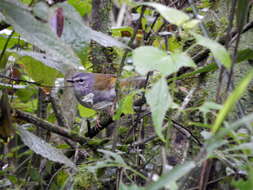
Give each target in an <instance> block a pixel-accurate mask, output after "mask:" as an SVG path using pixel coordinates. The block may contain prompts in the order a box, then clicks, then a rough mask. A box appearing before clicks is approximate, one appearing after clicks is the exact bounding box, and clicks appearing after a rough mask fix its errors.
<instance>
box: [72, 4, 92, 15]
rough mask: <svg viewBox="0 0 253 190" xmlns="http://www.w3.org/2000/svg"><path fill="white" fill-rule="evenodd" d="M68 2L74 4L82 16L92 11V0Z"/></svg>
mask: <svg viewBox="0 0 253 190" xmlns="http://www.w3.org/2000/svg"><path fill="white" fill-rule="evenodd" d="M68 3H69V4H70V5H72V6H73V7H74V8H75V9H76V10H77V11H78V12H79V13H80V15H81V16H84V15H86V14H89V13H90V12H91V8H92V5H91V0H68Z"/></svg>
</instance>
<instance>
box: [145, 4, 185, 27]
mask: <svg viewBox="0 0 253 190" xmlns="http://www.w3.org/2000/svg"><path fill="white" fill-rule="evenodd" d="M143 4H144V5H147V6H150V7H153V8H155V9H156V10H157V11H158V12H159V13H160V14H161V15H162V16H163V17H164V18H165V19H166V20H167V21H168V22H169V23H171V24H175V25H178V26H180V25H182V24H184V23H185V22H186V21H189V20H190V17H189V16H188V15H187V14H185V13H184V12H182V11H179V10H177V9H174V8H170V7H167V6H165V5H162V4H158V3H143Z"/></svg>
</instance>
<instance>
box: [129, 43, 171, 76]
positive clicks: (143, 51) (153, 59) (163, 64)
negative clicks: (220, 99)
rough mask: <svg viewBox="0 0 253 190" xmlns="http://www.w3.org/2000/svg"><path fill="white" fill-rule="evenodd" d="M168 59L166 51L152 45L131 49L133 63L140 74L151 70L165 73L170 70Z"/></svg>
mask: <svg viewBox="0 0 253 190" xmlns="http://www.w3.org/2000/svg"><path fill="white" fill-rule="evenodd" d="M169 59H170V58H169V57H168V56H167V54H166V52H164V51H161V50H159V49H158V48H155V47H152V46H143V47H139V48H137V49H135V50H134V51H133V63H134V65H135V67H136V71H137V72H139V73H140V74H142V75H145V74H147V73H148V72H149V71H152V70H157V71H162V72H163V73H164V74H167V73H168V72H169V70H170V68H169V64H168V62H169V61H170V60H169Z"/></svg>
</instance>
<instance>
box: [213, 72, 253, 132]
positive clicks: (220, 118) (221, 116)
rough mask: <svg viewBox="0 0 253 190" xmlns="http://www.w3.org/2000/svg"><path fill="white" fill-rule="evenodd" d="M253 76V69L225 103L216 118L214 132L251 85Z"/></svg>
mask: <svg viewBox="0 0 253 190" xmlns="http://www.w3.org/2000/svg"><path fill="white" fill-rule="evenodd" d="M252 78H253V69H252V70H251V71H250V72H249V73H248V74H247V75H246V76H245V77H244V78H243V79H242V81H241V82H240V83H239V85H238V86H237V87H236V88H235V90H234V91H233V92H232V93H231V94H230V96H229V97H228V98H227V100H226V102H225V103H224V106H223V108H222V109H221V110H220V111H219V114H218V116H217V117H216V120H215V122H214V125H213V127H212V132H213V133H216V131H217V130H218V129H219V128H220V127H221V124H222V122H223V121H224V120H225V118H226V116H227V114H228V113H229V112H230V111H231V110H232V108H233V107H234V105H235V104H236V102H237V101H238V100H239V99H240V97H241V96H242V95H243V93H244V91H245V90H246V89H247V86H248V85H249V83H250V81H251V80H252Z"/></svg>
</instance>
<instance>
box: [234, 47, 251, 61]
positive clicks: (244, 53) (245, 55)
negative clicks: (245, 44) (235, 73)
mask: <svg viewBox="0 0 253 190" xmlns="http://www.w3.org/2000/svg"><path fill="white" fill-rule="evenodd" d="M250 59H253V49H250V48H247V49H243V50H240V51H239V52H238V55H237V60H236V61H237V62H242V61H247V60H250Z"/></svg>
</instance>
